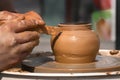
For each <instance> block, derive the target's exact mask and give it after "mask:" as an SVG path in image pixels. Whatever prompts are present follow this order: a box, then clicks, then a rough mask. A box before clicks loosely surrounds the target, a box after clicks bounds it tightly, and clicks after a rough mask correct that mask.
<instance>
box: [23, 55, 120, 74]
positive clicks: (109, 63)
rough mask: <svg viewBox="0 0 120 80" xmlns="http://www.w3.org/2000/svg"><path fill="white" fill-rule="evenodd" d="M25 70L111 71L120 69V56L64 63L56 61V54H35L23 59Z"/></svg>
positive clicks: (52, 71) (56, 71)
mask: <svg viewBox="0 0 120 80" xmlns="http://www.w3.org/2000/svg"><path fill="white" fill-rule="evenodd" d="M22 69H23V70H27V71H31V72H38V73H39V72H40V73H73V72H74V73H75V72H76V73H79V72H106V71H107V72H109V71H118V70H120V58H116V57H111V56H102V55H97V57H96V62H93V63H84V64H63V63H58V62H56V61H54V56H33V57H30V58H28V59H26V60H24V61H23V65H22Z"/></svg>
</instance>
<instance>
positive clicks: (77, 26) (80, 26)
mask: <svg viewBox="0 0 120 80" xmlns="http://www.w3.org/2000/svg"><path fill="white" fill-rule="evenodd" d="M58 27H60V28H61V29H62V30H91V24H59V25H58Z"/></svg>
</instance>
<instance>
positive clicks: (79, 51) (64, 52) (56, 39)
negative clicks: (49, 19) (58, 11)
mask: <svg viewBox="0 0 120 80" xmlns="http://www.w3.org/2000/svg"><path fill="white" fill-rule="evenodd" d="M59 26H60V28H61V32H59V33H57V34H53V35H52V38H51V47H52V50H53V53H54V55H55V60H56V62H59V63H90V62H94V61H95V58H96V55H97V53H98V50H99V46H100V41H99V38H98V36H97V34H96V33H95V32H94V31H92V30H91V29H90V25H88V24H77V25H74V24H72V25H70V24H60V25H59Z"/></svg>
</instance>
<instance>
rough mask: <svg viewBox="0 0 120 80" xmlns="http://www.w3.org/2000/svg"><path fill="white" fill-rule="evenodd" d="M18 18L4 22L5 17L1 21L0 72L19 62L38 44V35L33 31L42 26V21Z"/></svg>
mask: <svg viewBox="0 0 120 80" xmlns="http://www.w3.org/2000/svg"><path fill="white" fill-rule="evenodd" d="M9 15H11V14H9ZM18 15H20V14H18ZM20 16H21V17H20V18H18V17H17V16H16V18H15V16H14V17H12V18H11V19H10V20H8V19H7V20H5V18H6V17H5V18H3V19H4V20H1V21H3V23H2V24H1V25H0V49H1V50H0V55H1V58H0V71H2V70H5V69H7V68H9V67H11V66H13V65H15V64H16V63H18V62H21V61H22V60H23V59H24V58H25V57H26V56H27V55H28V54H29V53H30V52H31V51H32V50H33V48H34V47H35V46H36V45H38V43H39V36H40V35H39V33H38V32H37V31H35V30H34V29H35V28H38V25H39V26H44V24H45V23H44V21H42V20H41V19H39V20H36V18H34V19H33V18H30V19H25V17H24V16H23V15H20ZM0 19H1V18H0Z"/></svg>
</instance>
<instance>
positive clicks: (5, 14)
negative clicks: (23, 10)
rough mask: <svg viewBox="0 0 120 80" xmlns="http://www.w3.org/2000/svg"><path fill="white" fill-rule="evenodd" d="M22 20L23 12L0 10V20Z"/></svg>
mask: <svg viewBox="0 0 120 80" xmlns="http://www.w3.org/2000/svg"><path fill="white" fill-rule="evenodd" d="M13 19H16V20H22V19H24V16H23V14H19V13H13V12H9V11H1V12H0V20H13Z"/></svg>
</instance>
